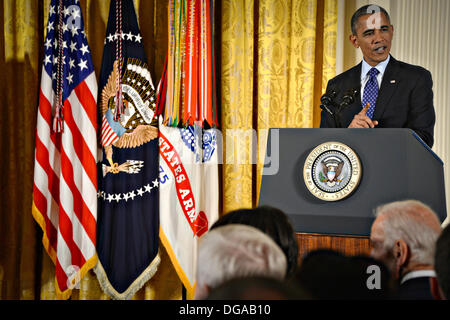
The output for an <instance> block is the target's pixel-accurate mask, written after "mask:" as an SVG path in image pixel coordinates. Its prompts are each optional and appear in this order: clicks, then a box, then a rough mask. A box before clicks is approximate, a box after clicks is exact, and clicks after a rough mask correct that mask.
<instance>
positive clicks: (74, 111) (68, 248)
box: [32, 0, 98, 299]
mask: <svg viewBox="0 0 450 320" xmlns="http://www.w3.org/2000/svg"><path fill="white" fill-rule="evenodd" d="M81 13H82V11H81V8H80V5H79V3H78V1H76V0H52V1H51V3H50V10H49V18H48V24H47V36H46V39H45V44H44V62H43V66H42V76H41V87H40V92H39V107H38V116H37V130H36V153H35V165H34V184H33V211H32V213H33V217H34V218H35V220H36V221H37V222H38V223H39V225H40V226H41V228H42V231H43V238H42V242H43V245H44V247H45V249H46V251H47V253H48V254H49V256H50V258H51V259H52V261H53V262H54V263H55V266H56V271H55V274H56V281H55V288H56V293H57V297H58V298H62V299H68V298H69V297H70V295H71V292H72V290H71V289H73V288H74V287H76V286H77V285H78V284H79V281H80V280H81V278H82V277H83V276H84V275H85V274H86V272H87V271H88V270H89V269H91V268H92V267H94V265H95V264H96V262H97V255H96V252H95V245H96V220H97V196H96V194H97V172H96V161H97V150H98V149H97V134H96V131H97V102H96V99H97V80H96V78H95V73H94V68H93V66H92V59H91V54H90V49H89V45H88V42H87V39H86V35H85V33H84V24H83V18H82V16H81Z"/></svg>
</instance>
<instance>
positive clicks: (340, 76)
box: [330, 63, 361, 83]
mask: <svg viewBox="0 0 450 320" xmlns="http://www.w3.org/2000/svg"><path fill="white" fill-rule="evenodd" d="M355 72H356V73H358V74H360V73H361V63H359V64H357V65H356V66H354V67H351V68H350V69H348V70H346V71H344V72H342V73H340V74H338V75H337V76H335V77H334V78H333V79H331V80H330V82H331V83H333V82H336V81H337V82H339V81H340V80H342V79H348V78H349V76H350V75H353V74H354V73H355Z"/></svg>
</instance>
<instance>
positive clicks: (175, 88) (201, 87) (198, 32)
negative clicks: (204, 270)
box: [158, 0, 222, 298]
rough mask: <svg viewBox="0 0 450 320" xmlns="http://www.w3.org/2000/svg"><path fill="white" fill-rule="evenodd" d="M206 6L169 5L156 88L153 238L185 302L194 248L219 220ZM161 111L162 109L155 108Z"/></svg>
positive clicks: (193, 2)
mask: <svg viewBox="0 0 450 320" xmlns="http://www.w3.org/2000/svg"><path fill="white" fill-rule="evenodd" d="M212 17H213V14H212V1H210V0H186V1H185V0H173V1H170V3H169V31H170V34H169V48H168V55H167V60H166V68H165V70H164V73H163V78H162V79H161V83H160V85H159V94H158V113H161V123H160V137H159V153H160V224H161V228H160V239H161V242H162V243H163V244H164V247H165V248H166V250H167V252H168V255H169V257H170V259H171V261H172V264H173V265H174V267H175V270H176V271H177V274H178V276H179V277H180V279H181V281H182V282H183V285H184V287H185V288H186V291H187V297H188V298H193V296H194V287H195V281H196V280H195V279H196V267H197V246H198V243H199V239H200V238H201V236H202V235H203V234H205V233H206V232H207V231H208V229H209V227H210V226H211V225H212V223H214V222H215V220H217V218H218V215H219V176H218V162H219V161H220V159H221V150H222V149H221V134H220V132H219V131H218V130H217V118H216V107H215V87H214V59H213V57H214V55H213V51H212V47H213V46H212ZM162 106H164V107H162Z"/></svg>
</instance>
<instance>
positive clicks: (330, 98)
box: [320, 89, 337, 115]
mask: <svg viewBox="0 0 450 320" xmlns="http://www.w3.org/2000/svg"><path fill="white" fill-rule="evenodd" d="M336 95H337V92H336V90H334V89H332V90H331V91H329V92H325V93H324V95H323V96H322V97H321V98H320V103H321V104H320V108H321V109H322V110H324V111H326V112H328V113H329V114H331V115H333V112H332V111H331V110H330V108H329V107H330V106H333V107H335V103H334V98H336Z"/></svg>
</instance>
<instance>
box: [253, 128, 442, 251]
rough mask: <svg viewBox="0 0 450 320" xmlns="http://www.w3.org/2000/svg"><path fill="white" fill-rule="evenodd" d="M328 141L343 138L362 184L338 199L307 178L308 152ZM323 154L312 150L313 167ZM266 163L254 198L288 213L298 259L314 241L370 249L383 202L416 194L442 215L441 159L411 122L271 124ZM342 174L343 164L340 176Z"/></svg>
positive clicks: (324, 245) (322, 245) (331, 246)
mask: <svg viewBox="0 0 450 320" xmlns="http://www.w3.org/2000/svg"><path fill="white" fill-rule="evenodd" d="M327 142H333V143H335V142H337V143H340V144H344V145H345V146H347V147H348V148H350V149H351V150H352V151H353V152H354V153H355V154H356V155H357V157H358V158H359V163H360V166H359V169H360V171H361V177H360V180H359V184H357V187H356V189H354V190H353V192H352V193H351V194H350V195H348V196H347V197H345V198H343V199H340V200H338V201H325V200H322V199H320V198H319V197H317V196H315V195H314V194H313V192H311V191H310V190H309V189H308V188H307V186H306V183H305V178H304V168H305V162H306V160H307V158H308V157H309V156H310V154H311V151H313V150H314V149H315V148H316V147H317V146H319V145H321V144H323V143H327ZM327 157H328V156H327ZM327 157H325V158H324V157H321V156H319V155H318V156H317V159H318V160H317V163H314V165H316V166H317V169H315V170H325V169H321V168H322V163H323V162H326V161H325V160H323V159H328V158H327ZM308 161H310V163H311V161H315V160H311V158H310V157H309V158H308ZM344 162H345V161H344ZM264 163H265V165H264V169H263V176H262V182H261V191H260V195H259V203H258V205H259V206H262V205H269V206H272V207H276V208H278V209H281V210H282V211H284V212H285V213H286V214H287V215H288V216H289V218H290V220H291V222H292V224H293V227H294V230H295V232H296V233H297V239H298V245H299V257H300V258H301V257H302V256H303V255H304V254H305V253H307V252H309V251H312V250H315V249H318V248H327V249H334V250H338V251H340V252H342V253H344V254H346V255H360V254H369V252H370V242H369V235H370V228H371V226H372V223H373V220H374V218H375V217H374V209H375V208H377V207H378V206H380V205H382V204H385V203H388V202H392V201H398V200H406V199H415V200H420V201H422V202H424V203H425V204H427V205H428V206H430V207H431V208H432V209H433V210H434V211H435V212H436V213H437V214H438V216H439V218H440V220H441V222H442V221H444V219H445V217H446V216H447V212H446V201H445V186H444V171H443V162H442V161H441V160H440V159H439V157H438V156H437V155H436V154H435V153H434V152H433V151H432V150H431V149H430V148H429V147H428V146H427V145H426V144H425V143H424V142H423V141H422V140H421V139H420V138H419V137H418V136H417V135H416V134H415V133H414V132H413V131H412V130H409V129H382V128H378V129H293V128H290V129H270V131H269V135H268V140H267V151H266V157H265V162H264ZM353 166H354V164H351V165H348V164H347V169H346V170H347V172H353V171H352V167H353ZM354 167H356V165H355V166H354ZM317 172H318V173H317V174H320V172H319V171H317ZM326 174H327V173H325V175H326ZM336 174H337V173H336ZM344 175H345V174H344V171H342V175H341V177H342V180H341V181H344V182H345V177H343V176H344ZM321 177H323V175H322V176H321ZM316 180H318V179H316ZM309 182H310V181H309ZM344 182H342V183H343V184H344ZM309 185H311V183H309ZM318 187H320V186H318ZM323 192H326V191H323Z"/></svg>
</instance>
